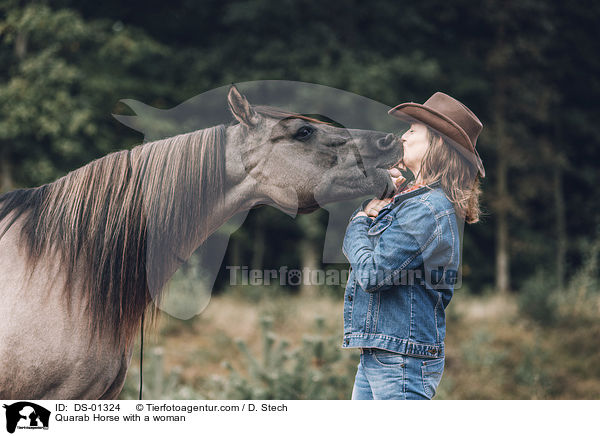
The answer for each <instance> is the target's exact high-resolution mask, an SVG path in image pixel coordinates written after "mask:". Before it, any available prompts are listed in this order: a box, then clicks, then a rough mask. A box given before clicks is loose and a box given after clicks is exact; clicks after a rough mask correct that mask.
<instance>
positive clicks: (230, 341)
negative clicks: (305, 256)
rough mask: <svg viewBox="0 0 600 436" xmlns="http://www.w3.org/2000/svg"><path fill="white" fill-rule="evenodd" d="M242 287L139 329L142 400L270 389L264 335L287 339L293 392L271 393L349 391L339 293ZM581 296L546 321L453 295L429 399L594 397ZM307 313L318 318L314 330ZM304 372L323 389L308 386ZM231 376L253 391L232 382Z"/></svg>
mask: <svg viewBox="0 0 600 436" xmlns="http://www.w3.org/2000/svg"><path fill="white" fill-rule="evenodd" d="M242 295H243V294H239V293H238V294H234V293H229V294H227V293H226V294H224V295H220V296H217V297H214V298H213V299H212V300H211V302H210V304H209V305H208V307H207V308H206V310H205V311H204V312H203V313H202V314H201V315H199V316H197V317H196V318H194V319H193V320H191V321H185V322H184V321H180V320H177V319H174V318H170V317H168V316H163V317H162V319H161V320H160V322H159V325H158V328H157V329H156V331H155V333H154V334H149V335H147V337H146V346H145V360H144V362H145V365H144V371H145V373H144V380H145V387H144V389H145V394H144V396H145V398H148V399H150V398H156V399H167V398H204V399H226V398H228V395H230V397H229V398H238V397H239V396H240V395H241V394H240V392H248V393H247V394H245V395H248V396H253V395H254V396H258V397H262V398H268V397H269V395H274V393H273V392H274V391H273V392H270V391H269V389H271V388H270V386H271V387H272V386H273V380H271V381H270V382H268V381H265V380H262V381H261V380H259V379H258V378H257V376H256V375H255V374H254V375H253V370H252V368H251V367H252V365H251V364H250V362H251V360H249V359H255V360H256V361H258V362H259V364H261V362H262V360H263V359H264V358H266V357H265V354H266V352H267V349H266V348H265V334H267V335H268V336H269V335H270V336H269V337H270V338H271V339H269V341H270V342H272V343H273V350H275V349H277V344H281V342H286V343H287V345H286V347H283V348H286V349H285V351H282V350H279V351H277V352H280V353H282V354H281V355H282V356H283V355H284V353H287V354H286V359H287V361H288V363H286V364H285V365H288V366H286V367H285V368H281V371H279V372H277V377H280V378H281V377H288V378H290V382H289V383H288V384H287V385H285V386H283V388H286V389H289V387H290V386H299V387H298V388H297V389H301V390H302V392H289V391H285V390H283V391H282V390H281V389H283V388H282V387H281V383H279V385H278V386H279V388H281V389H280V390H279V391H277V392H287V394H279V395H285V396H286V398H280V399H290V398H312V397H311V395H316V396H317V397H316V398H314V399H318V398H322V399H335V398H349V396H350V391H351V386H352V382H353V377H354V371H355V368H356V364H357V363H358V356H357V353H356V352H354V351H348V350H341V349H339V344H340V343H341V337H342V301H341V298H340V299H339V300H336V299H333V298H331V297H330V296H326V295H323V296H321V297H311V298H303V297H301V296H289V295H285V294H282V293H273V292H269V291H266V292H265V295H264V297H257V296H256V293H254V294H253V296H252V299H251V300H250V299H247V298H244V297H243V296H242ZM328 295H330V294H328ZM587 298H588V301H587V303H586V304H581V301H579V303H578V304H580V305H581V309H580V310H579V309H578V310H576V311H573V309H571V308H567V307H566V306H565V307H562V308H560V307H559V310H558V313H559V315H560V316H558V317H557V320H556V321H555V322H553V323H552V324H551V325H546V324H544V323H539V322H535V321H534V320H532V319H531V318H530V317H528V316H526V315H524V314H523V312H522V311H521V310H520V308H519V304H518V301H517V299H516V298H514V297H511V296H505V297H502V296H485V297H474V296H469V295H465V294H461V293H457V295H456V296H455V298H454V299H453V301H452V303H451V305H450V306H449V308H448V312H447V318H448V322H447V337H446V368H445V371H444V376H443V378H442V382H441V384H440V387H439V389H438V393H437V395H436V399H598V398H600V365H598V362H599V361H600V347H599V346H598V343H599V342H598V337H600V316H599V315H600V297H598V295H597V294H594V295H593V296H588V297H587ZM559 300H560V299H559ZM264 319H268V320H269V327H268V331H266V332H265V331H263V329H261V320H264ZM316 319H317V320H318V319H320V320H321V321H319V323H320V327H319V328H318V331H316V328H315V320H316ZM315 337H316V338H317V339H318V340H317V341H316V342H315ZM311 341H312V342H311ZM311 343H312V344H313V345H311ZM315 343H318V344H319V347H321V348H322V347H326V349H327V350H326V351H327V353H325V354H323V355H324V356H325V357H324V358H317V357H314V356H315V350H314V344H315ZM240 344H242V346H240ZM310 347H313V348H310ZM318 352H320V353H323V351H322V350H321V351H318ZM304 356H313V357H312V358H311V359H308V360H307V361H306V362H304V363H303V367H302V368H295V369H294V367H293V363H294V361H296V360H298V359H299V358H300V357H304ZM323 359H325V361H324V360H323ZM137 365H138V363H137V352H136V354H134V359H133V361H132V365H131V369H130V373H129V377H128V380H127V382H126V387H125V389H124V391H123V393H122V395H121V398H137V389H138V378H137V377H138V373H137ZM282 366H283V364H282ZM298 371H301V372H302V371H305V372H306V374H305V375H306V377H305V378H303V379H302V380H301V381H298V380H295V381H294V383H296V384H293V383H292V380H291V379H292V378H293V377H294V374H296V372H298ZM254 372H256V371H254ZM270 373H273V374H274V372H273V368H271V369H270ZM302 377H304V376H302ZM311 377H312V378H314V379H315V380H314V382H315V383H317V384H318V383H327V384H329V385H331V386H329V387H330V389H325V390H323V389H320V390H319V389H317V390H315V389H314V385H313V387H312V388H310V387H309V386H308V385H309V384H310V379H311ZM269 383H270V384H269ZM298 383H299V384H298ZM233 384H236V386H238V385H240V384H241V385H243V386H245V388H244V389H246V388H248V387H249V388H248V389H253V390H251V391H248V390H246V391H243V390H240V389H241V388H240V389H238V390H236V389H234V388H233V387H232V386H233ZM238 387H239V386H238ZM273 389H274V388H273ZM311 389H312V390H311ZM251 392H253V393H251ZM311 392H312V393H311Z"/></svg>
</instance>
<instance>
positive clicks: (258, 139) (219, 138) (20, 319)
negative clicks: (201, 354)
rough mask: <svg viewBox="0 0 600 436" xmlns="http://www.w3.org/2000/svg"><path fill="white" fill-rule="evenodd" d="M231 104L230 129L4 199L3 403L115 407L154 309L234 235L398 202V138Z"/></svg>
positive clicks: (138, 151) (231, 97)
mask: <svg viewBox="0 0 600 436" xmlns="http://www.w3.org/2000/svg"><path fill="white" fill-rule="evenodd" d="M227 104H228V106H229V110H230V111H231V114H232V115H233V119H234V120H233V121H232V122H231V123H229V124H227V125H225V124H223V125H217V126H213V127H209V128H207V129H202V130H198V131H193V132H190V133H185V134H181V135H177V136H174V137H170V138H166V139H162V140H157V141H153V142H148V143H143V144H141V145H138V146H136V147H134V148H133V149H131V150H123V151H118V152H114V153H111V154H108V155H106V156H104V157H102V158H99V159H97V160H95V161H92V162H90V163H88V164H87V165H85V166H83V167H81V168H79V169H76V170H74V171H72V172H70V173H69V174H67V175H66V176H64V177H62V178H60V179H58V180H56V181H54V182H53V183H49V184H46V185H43V186H40V187H36V188H30V189H20V190H16V191H12V192H8V193H6V194H4V195H2V196H0V278H1V280H0V297H1V299H2V305H0V368H2V370H1V371H0V398H5V399H25V398H26V399H115V398H116V397H117V396H118V395H119V393H120V391H121V389H122V387H123V384H124V382H125V377H126V374H127V369H128V366H129V363H130V360H131V355H132V349H133V341H134V339H135V337H136V333H137V331H138V329H139V328H140V326H141V325H142V320H143V319H144V315H145V313H146V312H150V315H152V314H153V313H155V312H156V309H154V312H153V310H152V306H154V305H153V304H152V301H153V300H157V299H160V296H161V289H162V288H163V286H164V284H165V283H166V282H167V281H168V279H169V278H170V277H171V276H172V275H173V274H174V272H175V271H176V270H177V268H178V267H179V266H180V265H181V264H182V262H184V261H185V260H186V259H187V258H189V256H190V255H191V254H192V253H193V251H194V250H195V249H196V248H197V247H199V246H200V245H201V244H202V243H203V241H205V240H206V238H207V237H208V236H209V235H211V234H212V233H213V232H215V231H216V230H217V229H218V228H219V226H220V225H221V224H223V223H224V222H226V221H227V220H228V219H229V218H231V217H232V216H234V215H235V214H237V213H238V212H240V211H244V210H248V209H250V208H253V207H257V206H258V205H262V204H269V205H273V206H275V207H278V208H280V209H281V210H283V211H286V212H297V213H309V212H311V211H314V210H315V209H317V208H318V207H319V205H320V204H323V203H324V202H334V201H338V200H344V199H349V198H357V197H360V196H364V195H376V196H379V197H380V198H383V197H385V196H387V195H389V194H390V193H391V192H392V190H393V189H394V185H393V182H392V180H391V178H390V176H389V173H388V172H387V169H388V168H391V167H392V166H393V165H394V164H396V163H397V162H398V161H399V159H400V158H401V153H402V147H401V146H399V144H398V141H397V138H396V137H395V136H394V135H390V134H385V133H381V132H376V131H368V130H351V129H346V128H343V127H339V126H335V125H333V124H331V123H328V122H326V121H321V120H319V119H316V118H313V117H310V116H304V115H301V114H293V113H288V112H286V111H283V110H279V109H276V108H269V107H261V106H252V105H251V104H250V103H249V102H248V100H247V98H246V97H245V96H244V95H242V94H241V93H240V92H239V91H238V89H237V88H236V87H235V86H232V87H231V88H230V90H229V92H228V95H227ZM315 198H318V199H319V201H318V202H317V201H316V200H315ZM150 248H151V249H150Z"/></svg>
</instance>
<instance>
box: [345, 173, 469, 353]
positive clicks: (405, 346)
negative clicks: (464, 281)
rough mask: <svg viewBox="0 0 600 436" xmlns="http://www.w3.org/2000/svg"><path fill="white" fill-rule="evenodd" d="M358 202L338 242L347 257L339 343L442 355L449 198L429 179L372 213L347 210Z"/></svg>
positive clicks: (454, 247) (452, 252) (456, 240)
mask: <svg viewBox="0 0 600 436" xmlns="http://www.w3.org/2000/svg"><path fill="white" fill-rule="evenodd" d="M360 210H362V207H361V208H359V209H357V210H356V211H355V212H354V213H353V214H352V216H351V218H350V223H349V224H348V228H347V229H346V235H345V237H344V243H343V247H342V251H343V252H344V255H345V256H346V258H348V261H349V262H350V274H349V277H348V283H347V284H346V292H345V295H344V341H343V344H342V347H344V348H354V347H364V348H382V349H384V350H389V351H392V352H396V353H401V354H407V355H413V356H421V357H443V356H444V339H445V336H446V319H445V309H446V307H447V306H448V303H450V299H451V298H452V294H453V292H454V285H455V283H456V280H457V277H458V267H459V262H460V259H459V256H460V235H459V230H458V225H457V220H456V215H455V211H454V207H453V206H452V203H451V202H450V201H449V200H448V198H447V197H446V196H445V194H444V192H443V190H442V189H441V188H440V185H439V183H433V184H431V185H429V186H425V187H422V188H419V189H416V190H414V191H411V192H408V193H406V194H401V195H398V196H396V197H395V198H394V200H393V201H392V202H391V203H390V204H388V205H386V206H385V207H384V208H382V209H381V211H380V212H379V215H377V217H376V218H375V219H373V218H370V217H365V216H359V217H355V215H356V214H357V213H358V212H359V211H360Z"/></svg>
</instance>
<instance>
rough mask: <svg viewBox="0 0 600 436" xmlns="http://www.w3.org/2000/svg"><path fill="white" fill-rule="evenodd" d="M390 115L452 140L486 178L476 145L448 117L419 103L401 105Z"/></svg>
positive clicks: (457, 148) (391, 111)
mask: <svg viewBox="0 0 600 436" xmlns="http://www.w3.org/2000/svg"><path fill="white" fill-rule="evenodd" d="M388 114H390V115H392V116H393V117H396V118H398V119H400V120H403V121H406V122H409V123H414V122H420V123H423V124H425V125H427V126H428V127H431V128H432V129H434V130H435V131H437V132H439V133H441V134H443V135H445V136H447V137H448V138H450V139H451V140H452V141H450V143H451V144H452V145H456V146H455V149H456V150H457V151H458V152H459V153H460V154H461V155H462V156H463V157H465V158H466V159H467V160H468V161H469V162H471V163H472V164H473V165H475V166H476V168H477V170H479V172H480V173H481V177H485V169H484V167H483V162H482V161H481V158H480V157H479V153H477V150H476V149H475V144H473V143H472V142H471V139H470V138H469V136H468V135H467V133H466V132H465V131H464V130H463V129H462V128H461V127H460V126H459V125H458V124H456V123H455V122H454V121H452V120H451V119H450V118H448V117H447V116H446V115H444V114H442V113H440V112H437V111H435V110H433V109H431V108H429V107H427V106H424V105H422V104H418V103H402V104H399V105H398V106H396V107H394V108H392V109H390V110H389V111H388Z"/></svg>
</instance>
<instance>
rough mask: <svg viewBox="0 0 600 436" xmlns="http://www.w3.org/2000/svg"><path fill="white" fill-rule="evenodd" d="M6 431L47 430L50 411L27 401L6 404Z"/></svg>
mask: <svg viewBox="0 0 600 436" xmlns="http://www.w3.org/2000/svg"><path fill="white" fill-rule="evenodd" d="M2 407H4V408H5V409H6V431H8V432H9V433H14V432H15V429H17V428H18V429H29V430H32V429H33V430H35V429H38V430H39V429H43V430H48V423H49V422H50V411H49V410H47V409H44V408H43V407H42V406H38V405H37V404H35V403H30V402H28V401H19V402H18V403H14V404H10V405H6V404H4V405H3V406H2Z"/></svg>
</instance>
